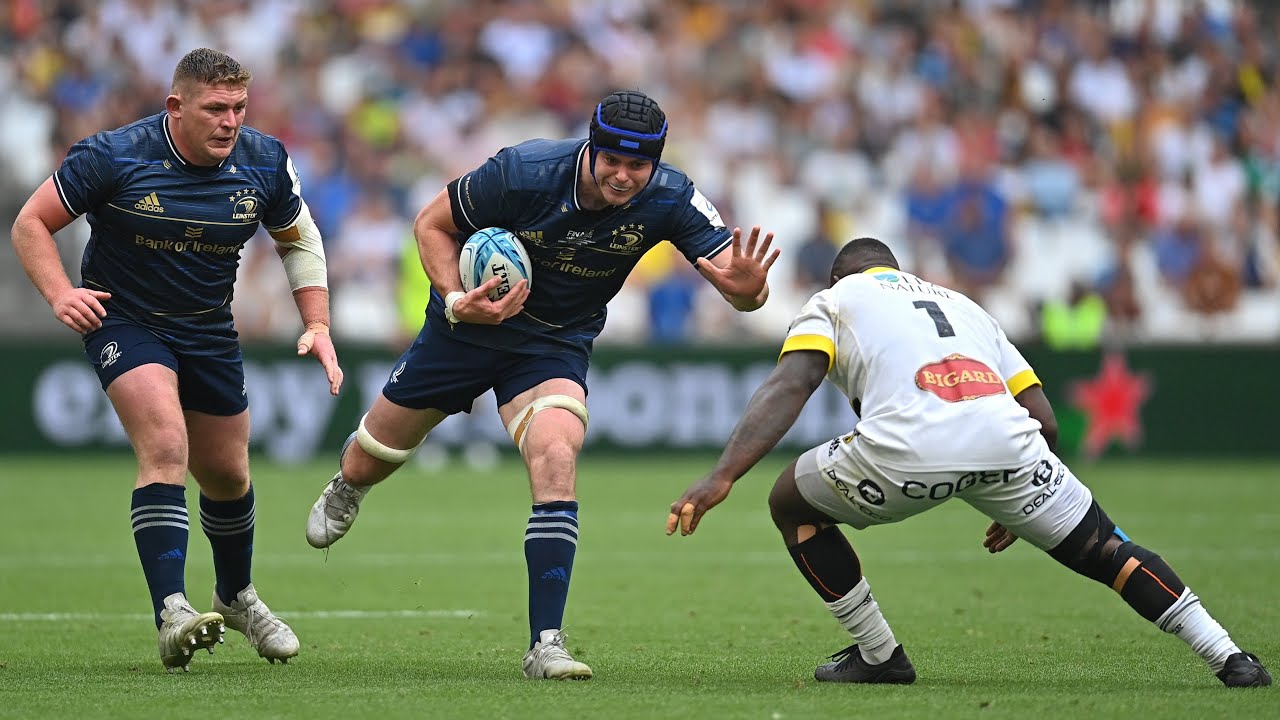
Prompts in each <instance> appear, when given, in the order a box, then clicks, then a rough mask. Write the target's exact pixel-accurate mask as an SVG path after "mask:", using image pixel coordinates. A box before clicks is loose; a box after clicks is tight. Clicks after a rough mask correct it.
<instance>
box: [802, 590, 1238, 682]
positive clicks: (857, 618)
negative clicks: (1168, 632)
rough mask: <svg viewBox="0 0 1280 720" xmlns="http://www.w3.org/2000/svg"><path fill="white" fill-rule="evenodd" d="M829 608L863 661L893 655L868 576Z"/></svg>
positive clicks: (890, 636) (893, 642) (882, 659)
mask: <svg viewBox="0 0 1280 720" xmlns="http://www.w3.org/2000/svg"><path fill="white" fill-rule="evenodd" d="M826 605H827V609H828V610H830V611H831V614H832V615H835V616H836V620H838V621H839V622H840V624H841V625H842V626H843V627H844V629H845V630H848V631H849V634H850V635H851V636H853V641H854V642H855V643H857V644H858V650H859V652H861V653H862V659H863V660H866V661H867V662H868V663H870V664H872V665H879V664H880V663H882V662H885V661H886V660H888V659H889V656H890V655H893V650H894V648H896V647H897V646H898V641H897V640H894V638H893V631H892V630H890V629H889V623H888V622H887V621H886V620H885V619H884V615H882V614H881V613H880V605H879V603H877V602H876V601H875V598H873V597H871V586H870V585H869V584H867V579H866V578H865V577H864V578H862V579H861V580H859V581H858V584H857V585H854V586H853V589H852V590H850V591H849V592H848V593H846V594H845V596H844V597H842V598H840V599H839V600H836V601H835V602H829V603H827V604H826ZM1201 612H1203V610H1202V611H1201ZM1205 617H1208V615H1207V614H1206V615H1205ZM1210 620H1211V621H1212V619H1210ZM1215 625H1216V623H1215ZM1224 634H1225V633H1224ZM1224 659H1225V656H1224Z"/></svg>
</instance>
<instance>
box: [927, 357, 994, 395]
mask: <svg viewBox="0 0 1280 720" xmlns="http://www.w3.org/2000/svg"><path fill="white" fill-rule="evenodd" d="M916 387H918V388H920V389H921V390H926V391H928V392H931V393H933V394H934V395H937V396H938V397H939V398H941V399H943V400H945V401H947V402H962V401H965V400H973V399H975V398H980V397H986V396H988V395H1000V394H1001V393H1003V392H1005V386H1004V380H1001V379H1000V375H999V374H997V373H996V372H995V371H993V370H992V369H991V368H989V367H987V366H986V364H985V363H983V362H981V361H978V360H974V359H973V358H970V357H965V356H964V355H959V354H953V355H948V356H946V357H945V358H943V359H941V360H939V361H937V362H932V363H928V364H927V365H924V366H923V367H921V368H920V369H919V370H917V371H916Z"/></svg>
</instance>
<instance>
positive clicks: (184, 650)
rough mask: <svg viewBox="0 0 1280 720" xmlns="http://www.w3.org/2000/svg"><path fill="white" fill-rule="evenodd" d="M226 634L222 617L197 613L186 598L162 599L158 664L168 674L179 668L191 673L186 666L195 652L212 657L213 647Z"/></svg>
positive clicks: (179, 596)
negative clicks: (161, 665) (205, 653)
mask: <svg viewBox="0 0 1280 720" xmlns="http://www.w3.org/2000/svg"><path fill="white" fill-rule="evenodd" d="M225 632H226V629H225V628H224V627H223V618H222V615H220V614H218V613H216V612H207V613H200V612H196V610H195V608H193V607H191V603H189V602H187V597H186V596H185V595H183V594H182V593H174V594H172V595H170V596H168V597H166V598H165V599H164V610H161V611H160V632H159V634H158V635H157V638H156V642H157V644H158V645H159V646H160V662H161V663H162V664H163V665H164V667H165V669H166V670H168V671H169V672H173V671H174V670H177V669H178V668H182V672H190V670H191V668H190V667H188V666H189V665H190V664H191V658H192V657H193V656H194V655H195V652H196V650H199V649H201V648H204V649H206V650H208V651H209V652H210V653H212V652H213V646H214V645H217V644H218V643H220V642H223V638H222V636H223V633H225Z"/></svg>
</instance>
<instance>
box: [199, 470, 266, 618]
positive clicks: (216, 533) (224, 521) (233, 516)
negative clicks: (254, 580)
mask: <svg viewBox="0 0 1280 720" xmlns="http://www.w3.org/2000/svg"><path fill="white" fill-rule="evenodd" d="M253 517H254V504H253V486H252V485H250V486H249V492H247V493H245V494H244V497H241V498H240V499H238V500H210V499H209V498H207V497H205V496H204V494H203V493H201V495H200V525H201V526H203V527H204V534H205V535H206V536H207V537H208V538H209V544H210V545H211V546H213V573H214V577H215V578H217V582H216V584H215V591H216V592H217V593H218V597H219V598H221V599H222V602H224V603H226V604H228V605H230V604H231V602H232V601H233V600H235V599H236V593H238V592H240V591H241V590H243V589H245V588H246V587H248V586H249V571H250V569H251V568H252V566H253Z"/></svg>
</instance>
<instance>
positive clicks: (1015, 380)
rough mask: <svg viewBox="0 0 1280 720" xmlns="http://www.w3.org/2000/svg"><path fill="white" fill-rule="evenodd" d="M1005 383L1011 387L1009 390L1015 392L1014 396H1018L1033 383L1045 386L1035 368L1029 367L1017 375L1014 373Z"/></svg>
mask: <svg viewBox="0 0 1280 720" xmlns="http://www.w3.org/2000/svg"><path fill="white" fill-rule="evenodd" d="M1005 385H1007V386H1008V387H1009V392H1011V393H1013V396H1014V397H1017V396H1018V393H1020V392H1022V391H1023V390H1026V389H1027V388H1029V387H1031V386H1032V385H1039V386H1041V387H1043V386H1044V383H1042V382H1040V378H1038V377H1036V371H1035V370H1030V369H1028V370H1023V371H1022V372H1020V373H1018V374H1017V375H1014V376H1013V377H1011V378H1009V379H1008V380H1006V381H1005Z"/></svg>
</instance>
